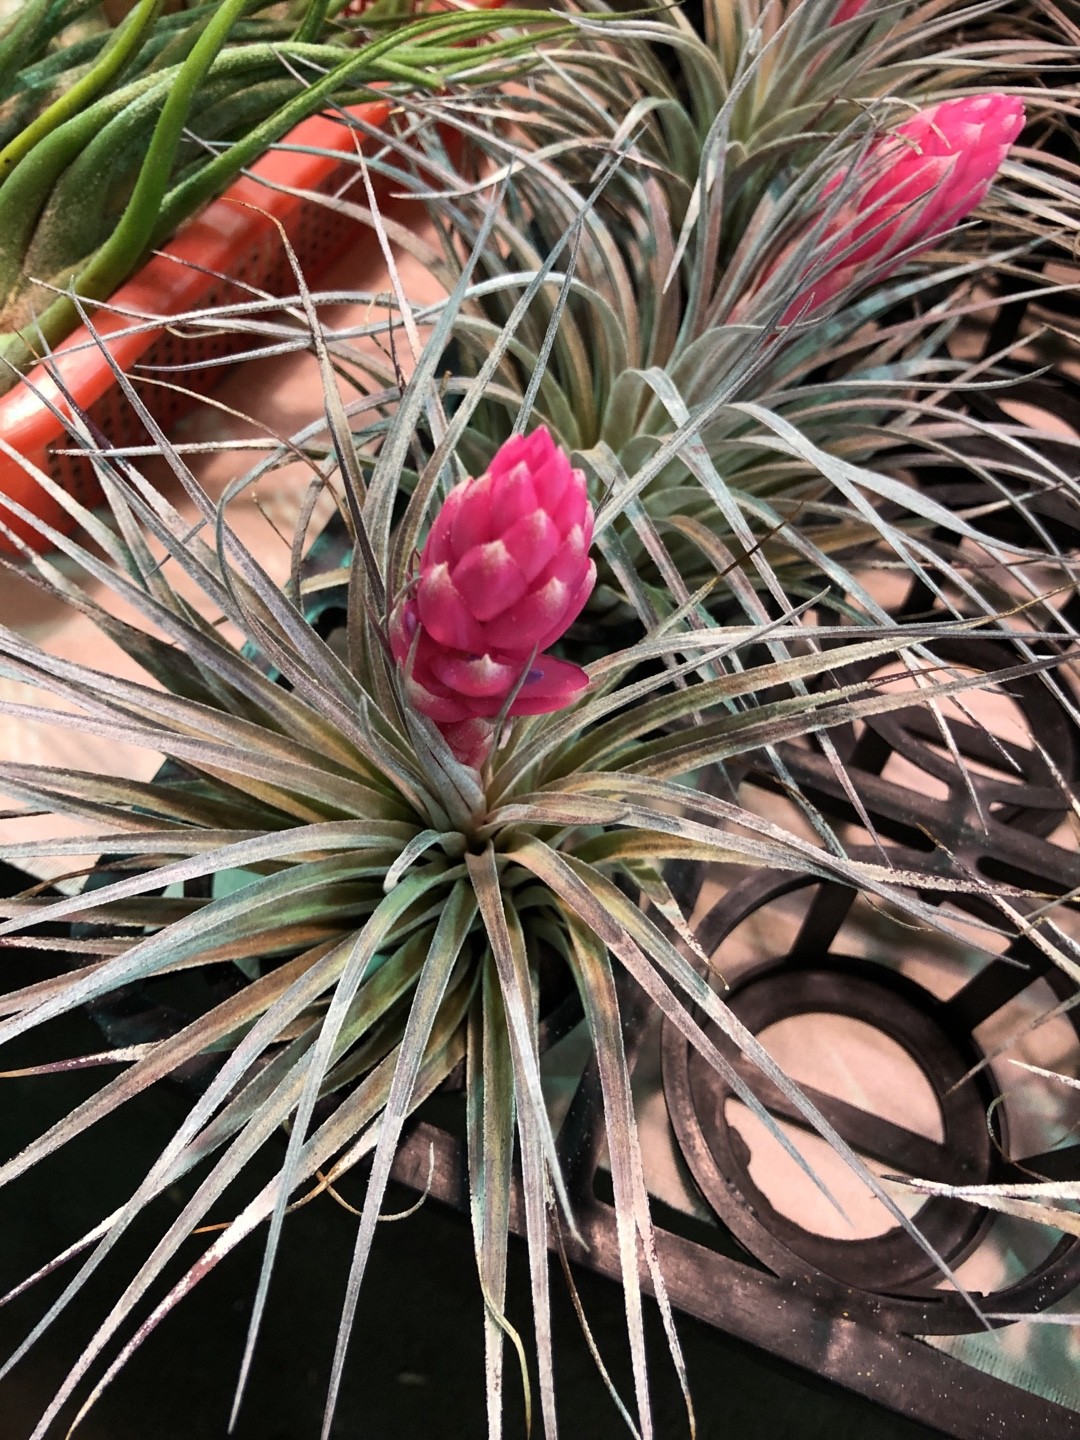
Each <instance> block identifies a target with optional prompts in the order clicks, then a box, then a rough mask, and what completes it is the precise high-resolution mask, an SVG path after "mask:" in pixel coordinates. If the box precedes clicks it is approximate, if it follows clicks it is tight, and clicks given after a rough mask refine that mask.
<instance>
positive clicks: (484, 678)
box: [390, 427, 596, 766]
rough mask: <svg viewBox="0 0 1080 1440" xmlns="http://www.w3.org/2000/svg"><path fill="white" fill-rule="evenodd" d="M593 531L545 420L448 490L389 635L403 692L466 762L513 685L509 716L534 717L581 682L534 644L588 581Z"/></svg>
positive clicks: (480, 748) (487, 737)
mask: <svg viewBox="0 0 1080 1440" xmlns="http://www.w3.org/2000/svg"><path fill="white" fill-rule="evenodd" d="M592 530H593V511H592V506H591V505H590V504H589V498H588V494H587V492H586V488H585V476H584V475H583V474H582V472H581V471H580V470H575V469H574V468H573V467H572V466H571V464H570V460H569V457H568V456H567V455H566V453H565V452H564V451H563V450H561V449H559V447H558V446H557V445H556V444H555V443H554V441H553V440H552V438H551V436H550V435H549V433H548V431H547V430H546V429H545V428H543V427H541V428H540V429H538V430H534V431H533V432H532V434H531V435H528V436H517V437H515V438H514V439H513V440H508V441H507V442H506V444H505V445H503V446H501V447H500V449H499V450H498V451H497V453H496V455H495V457H494V459H493V460H492V462H491V465H490V467H489V469H488V470H487V471H486V473H485V474H483V475H481V476H479V478H477V479H475V480H472V479H470V480H464V481H462V483H461V484H460V485H456V486H455V487H454V489H453V490H451V492H450V494H449V495H448V496H447V497H446V501H445V503H444V505H443V506H442V509H441V510H440V511H439V514H438V515H437V517H436V519H435V523H434V525H433V526H432V527H431V533H430V534H429V536H428V539H427V543H426V545H425V546H424V551H423V554H422V555H421V557H420V570H419V576H418V578H417V582H416V585H415V587H414V588H413V589H412V590H411V592H410V594H409V595H408V597H407V598H406V599H405V600H404V601H403V602H402V603H401V604H400V605H399V606H398V607H397V609H396V610H395V612H394V615H393V617H392V619H391V624H390V644H391V649H392V651H393V654H394V658H395V660H396V661H397V662H398V664H399V665H400V666H401V667H402V671H403V675H404V680H405V690H406V694H407V695H408V698H409V700H410V701H411V702H412V704H413V705H414V706H415V708H416V709H417V710H419V711H420V712H421V714H423V715H427V716H428V717H429V719H431V720H434V722H435V724H436V725H437V726H438V727H439V729H440V730H441V731H442V733H443V735H444V736H445V738H446V740H447V741H448V743H449V745H450V748H451V749H452V750H453V751H454V754H455V755H456V756H457V758H458V759H459V760H461V761H463V762H464V763H465V764H469V765H474V766H477V765H479V764H480V763H482V761H483V759H484V758H485V756H486V754H487V751H488V749H489V748H490V744H491V738H492V734H493V724H492V722H493V720H494V717H496V716H498V715H499V714H500V713H501V712H502V711H503V709H504V707H505V706H506V704H507V701H508V700H509V699H510V696H511V695H513V701H512V703H511V704H510V707H509V711H508V713H509V714H510V715H542V714H546V713H547V712H548V711H552V710H560V709H562V707H563V706H564V705H568V704H569V703H570V702H571V701H572V700H573V699H574V697H575V696H576V695H578V694H579V693H580V692H581V691H582V690H583V689H584V688H585V685H586V684H587V683H588V677H587V676H586V674H585V672H584V670H582V669H581V668H580V667H579V666H577V665H571V664H568V663H567V662H566V661H564V660H556V659H555V658H554V657H552V656H550V655H544V654H543V653H542V652H543V651H544V650H546V649H547V648H548V646H550V645H553V644H554V643H555V641H556V640H558V639H559V637H560V636H561V635H562V634H563V633H564V632H565V631H566V629H567V627H568V626H569V625H571V624H572V623H573V621H574V620H575V619H576V618H577V616H578V615H579V614H580V613H581V609H582V607H583V606H584V604H585V601H586V600H587V599H588V598H589V595H590V593H591V591H592V588H593V585H594V583H595V581H596V566H595V565H594V564H593V562H592V560H590V559H589V547H590V545H591V544H592ZM515 691H516V694H515V693H514V692H515Z"/></svg>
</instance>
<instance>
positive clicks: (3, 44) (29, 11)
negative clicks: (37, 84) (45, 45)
mask: <svg viewBox="0 0 1080 1440" xmlns="http://www.w3.org/2000/svg"><path fill="white" fill-rule="evenodd" d="M51 8H52V0H27V3H26V4H24V5H22V6H21V7H20V8H19V10H18V11H17V12H16V14H15V19H14V21H13V23H12V24H11V25H10V26H9V27H8V29H7V30H6V31H5V33H4V35H3V37H2V38H0V95H6V94H7V92H8V90H9V89H10V88H11V82H12V80H13V79H14V77H15V76H16V75H17V74H18V72H19V70H20V69H21V68H22V67H23V65H25V64H26V61H27V59H28V55H29V54H32V53H33V51H34V49H35V48H36V47H37V45H38V44H39V43H40V40H39V31H40V29H41V26H42V23H43V22H44V20H45V19H46V17H47V15H48V13H49V10H50V9H51Z"/></svg>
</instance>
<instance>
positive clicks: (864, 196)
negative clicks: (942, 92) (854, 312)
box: [784, 95, 1024, 324]
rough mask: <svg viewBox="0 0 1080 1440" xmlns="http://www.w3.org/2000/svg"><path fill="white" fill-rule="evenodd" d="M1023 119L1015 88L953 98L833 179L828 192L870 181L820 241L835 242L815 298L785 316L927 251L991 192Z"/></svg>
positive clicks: (812, 307) (818, 279) (817, 279)
mask: <svg viewBox="0 0 1080 1440" xmlns="http://www.w3.org/2000/svg"><path fill="white" fill-rule="evenodd" d="M1023 124H1024V107H1023V105H1022V104H1021V103H1020V101H1019V100H1017V99H1014V98H1013V97H1012V96H1009V95H972V96H965V97H963V98H962V99H959V100H946V101H944V102H943V103H942V104H941V105H935V106H933V107H932V108H931V109H929V110H921V111H920V112H919V113H918V114H917V115H914V116H913V117H912V118H911V119H910V120H907V121H905V122H904V124H902V125H900V126H899V127H898V128H897V129H896V130H895V131H894V132H893V133H892V134H890V135H886V136H884V137H883V138H882V139H881V140H879V141H878V142H877V143H876V144H874V145H873V146H872V147H871V148H870V150H869V151H868V152H867V153H866V155H865V156H864V157H863V158H862V159H861V160H860V161H859V162H858V164H857V166H856V168H855V170H854V172H851V171H847V172H844V173H842V174H840V175H837V176H834V178H833V179H832V180H831V181H830V182H829V183H828V184H827V185H826V186H825V188H824V190H823V191H822V198H823V199H825V198H827V197H828V196H829V195H831V194H832V193H833V191H834V190H836V189H837V187H838V186H840V185H842V184H843V185H844V186H845V187H846V188H852V186H851V182H852V180H853V179H856V180H857V179H858V178H859V177H860V176H865V184H864V185H863V186H861V187H858V186H856V187H854V191H853V194H852V198H851V199H850V200H849V201H848V202H847V203H846V204H845V205H844V207H843V208H842V210H841V211H840V213H839V214H837V215H836V216H835V217H834V218H833V220H832V221H831V222H830V223H829V227H828V230H827V231H826V234H825V236H824V237H823V238H824V240H825V241H827V240H828V239H829V238H830V237H831V236H835V237H836V239H835V241H834V243H833V244H832V245H831V246H829V248H828V249H827V250H826V251H825V259H824V261H822V262H821V267H822V268H821V273H819V274H817V275H816V277H815V279H814V281H813V286H812V288H811V290H810V292H809V295H806V294H803V295H800V296H799V298H798V299H797V300H796V301H794V302H793V303H792V304H791V305H790V306H789V307H788V309H787V310H786V311H785V313H784V323H785V324H786V323H788V322H789V321H791V320H793V319H795V318H796V317H797V316H798V315H800V314H804V313H808V310H817V309H818V308H819V307H820V306H822V305H824V304H826V303H827V302H828V301H829V300H831V299H832V298H833V296H834V295H837V294H839V293H840V291H842V290H844V289H845V288H846V287H847V286H848V285H850V284H851V283H852V282H853V281H854V280H856V279H857V278H858V277H859V276H860V274H861V273H863V272H865V271H867V270H870V271H871V272H872V274H873V276H874V278H875V279H881V278H882V276H884V275H887V274H888V273H889V272H890V270H891V269H893V268H895V266H894V265H892V264H890V262H891V261H894V260H895V259H896V257H897V256H901V255H903V256H905V257H906V256H909V255H911V254H913V253H916V252H917V251H919V250H924V249H926V248H928V247H929V246H930V245H932V244H933V243H934V242H935V241H936V240H938V239H940V238H941V236H942V235H944V234H946V233H947V232H948V231H949V230H951V229H952V228H953V226H954V225H958V224H959V223H960V221H961V220H963V219H964V218H965V216H967V215H969V214H970V213H971V211H972V210H974V209H975V207H976V205H978V204H979V202H980V201H981V200H982V199H983V198H984V197H985V195H986V193H987V191H988V190H989V189H990V185H991V183H992V181H993V179H994V176H995V175H996V174H997V172H998V169H999V168H1000V166H1001V162H1002V161H1003V160H1004V159H1005V156H1006V154H1007V153H1008V150H1009V146H1010V145H1011V144H1012V142H1013V141H1014V140H1015V139H1016V137H1017V135H1018V134H1019V133H1020V130H1021V128H1022V127H1023ZM860 242H861V243H860ZM833 256H835V257H836V261H835V263H834V264H833V265H832V266H831V268H830V267H829V260H830V258H832V257H833ZM815 268H817V267H815Z"/></svg>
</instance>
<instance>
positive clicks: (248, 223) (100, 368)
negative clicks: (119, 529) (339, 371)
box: [0, 101, 390, 552]
mask: <svg viewBox="0 0 1080 1440" xmlns="http://www.w3.org/2000/svg"><path fill="white" fill-rule="evenodd" d="M351 113H352V114H354V115H355V116H356V117H357V118H359V119H362V120H363V121H364V122H366V123H367V124H368V125H372V126H381V125H383V124H384V123H385V121H386V119H387V117H388V115H389V113H390V106H389V104H387V103H385V102H382V101H373V102H370V103H368V104H364V105H358V106H355V107H353V109H352V111H351ZM357 138H358V132H357V131H356V130H353V129H351V128H350V127H349V126H347V125H344V124H342V123H340V122H339V121H336V120H334V119H331V118H330V117H328V116H322V115H316V116H312V117H311V118H310V119H308V120H305V121H304V122H303V123H302V124H301V125H298V126H297V127H296V129H294V130H292V131H290V132H289V134H288V135H287V136H286V137H285V141H284V142H283V143H284V144H286V145H291V146H307V147H311V148H312V149H318V150H320V151H325V152H331V153H326V154H320V155H304V154H298V153H296V152H295V151H293V150H285V149H279V150H272V151H269V152H268V153H267V154H266V155H264V156H263V157H262V158H261V159H260V160H258V161H257V162H256V163H255V164H254V165H253V166H252V167H251V171H250V172H249V175H248V176H243V177H241V178H240V179H239V180H237V181H235V182H234V183H233V184H232V185H230V186H229V188H228V190H227V191H226V192H225V193H224V195H222V197H221V198H220V199H219V200H215V201H214V202H213V203H212V204H210V205H209V206H208V207H207V208H206V209H205V210H203V211H202V212H201V213H200V214H198V215H196V216H194V217H193V218H192V219H190V220H189V221H187V222H186V224H184V225H183V226H182V227H181V229H180V230H178V231H177V233H176V235H175V236H174V238H173V239H172V240H170V241H169V242H168V244H167V245H165V246H164V247H163V249H162V250H161V251H160V252H158V253H156V254H155V255H153V256H152V257H151V258H150V259H149V260H148V261H147V263H146V264H145V265H144V266H143V267H142V269H141V270H140V271H139V272H138V273H137V274H136V275H135V276H133V277H132V279H131V280H129V281H128V282H127V283H126V284H125V285H123V286H121V288H120V289H119V290H117V291H116V293H115V294H114V295H113V296H112V298H111V301H110V305H111V306H113V307H115V308H116V310H117V311H120V312H126V313H114V312H113V311H112V310H101V311H100V312H99V313H98V315H97V316H96V317H95V319H94V327H95V329H96V330H97V331H98V332H99V334H101V335H111V336H113V337H114V338H113V339H111V340H109V342H108V346H109V350H110V353H111V354H112V355H113V356H114V357H115V359H116V362H117V364H118V365H119V366H120V368H121V369H122V370H124V371H125V372H131V371H132V368H133V367H134V366H136V365H139V366H151V365H163V364H169V363H175V362H177V361H179V360H183V361H184V362H185V363H192V362H198V361H199V360H202V359H210V358H217V357H219V356H221V355H225V354H229V353H231V352H232V351H235V350H237V349H241V348H244V347H245V346H247V345H248V344H249V343H250V337H245V336H244V335H242V334H241V335H234V334H209V333H208V334H205V335H197V334H191V335H184V336H180V335H178V334H176V333H175V332H173V331H170V330H168V329H166V328H165V327H164V326H162V327H155V328H153V329H147V330H143V331H139V332H137V333H131V327H132V325H133V323H137V322H133V320H132V319H131V316H132V314H134V315H136V316H137V315H145V316H146V317H147V318H148V319H150V318H154V319H156V318H157V317H159V316H160V317H167V316H169V315H177V314H181V313H184V312H188V311H191V310H196V309H198V308H200V307H201V306H206V305H212V304H215V303H217V302H219V301H221V300H226V301H227V300H239V299H241V298H242V296H243V293H244V292H242V291H240V290H238V289H237V288H236V286H235V285H234V284H233V283H232V281H231V280H230V279H228V278H226V279H222V278H219V277H220V276H221V275H224V276H229V277H234V278H235V279H236V280H241V281H244V282H246V283H247V284H249V285H257V286H259V288H260V289H263V290H267V291H269V292H270V293H271V294H286V293H288V292H289V291H292V290H294V289H295V280H294V279H293V274H292V270H291V268H290V266H289V262H288V258H287V256H286V253H285V250H284V247H283V246H282V244H281V238H280V235H279V233H278V230H277V227H276V225H275V224H274V221H277V222H278V223H280V224H281V225H282V226H283V227H284V230H285V233H286V234H287V235H288V237H289V241H290V243H291V244H292V246H293V249H294V250H295V251H296V254H297V256H298V258H299V260H300V263H301V265H302V266H303V268H304V273H305V275H306V276H307V277H308V278H314V277H315V276H317V275H318V274H319V272H320V271H321V270H323V269H324V268H325V267H326V266H327V265H329V264H330V262H331V261H333V260H334V259H336V258H337V256H338V255H340V254H341V252H342V251H343V250H344V249H345V247H346V246H347V245H348V244H349V243H350V242H352V241H355V240H356V239H357V238H358V237H359V236H362V235H364V234H370V232H367V231H365V229H364V228H363V227H362V226H361V225H360V224H359V222H357V221H355V220H352V219H350V218H348V217H346V216H343V215H341V214H340V213H339V212H337V211H335V210H332V209H330V208H329V207H327V206H323V205H315V204H311V203H310V202H307V201H304V200H303V199H301V198H300V196H298V195H296V194H289V193H285V192H284V191H282V190H278V189H273V188H270V187H271V186H288V187H289V188H290V189H291V190H294V191H300V190H310V191H319V192H321V193H324V194H325V193H330V192H331V191H333V190H334V189H335V188H336V187H338V186H339V185H341V184H343V183H344V182H345V180H346V178H347V177H348V176H349V175H352V176H355V175H356V168H355V165H353V164H351V163H350V162H349V160H348V159H347V158H346V156H347V155H348V156H351V155H355V152H356V144H357ZM333 152H337V154H338V155H339V156H340V159H335V158H334V154H333ZM263 182H266V183H263ZM251 207H256V208H254V209H253V208H251ZM197 267H198V268H197ZM206 271H216V272H218V274H217V275H211V274H207V273H205V272H206ZM125 331H126V332H127V333H123V332H125ZM118 332H119V333H118ZM50 370H52V371H53V374H56V375H58V376H59V377H60V379H61V382H62V385H63V388H64V389H65V390H67V391H68V393H69V394H70V395H71V397H72V399H73V400H74V402H75V403H76V404H77V405H78V407H79V409H80V410H81V411H82V412H83V413H85V414H87V415H88V416H89V418H90V419H91V421H92V422H93V423H94V424H95V425H96V426H98V427H99V428H100V429H101V431H102V432H103V433H104V434H106V435H107V436H108V437H109V440H110V442H111V443H112V444H114V445H125V444H145V443H146V441H147V436H146V434H145V431H144V430H143V427H142V425H141V422H140V421H139V419H138V417H137V416H136V415H135V413H134V411H133V409H132V407H131V406H130V405H129V404H128V403H127V402H126V400H125V399H124V397H123V395H122V393H121V391H120V388H119V386H118V384H117V382H116V377H115V375H114V374H113V372H112V370H111V368H110V367H109V364H108V362H107V361H106V359H105V357H104V356H103V355H102V353H101V351H100V349H99V348H98V346H97V345H96V344H95V343H94V341H93V339H92V337H91V336H90V334H89V333H88V331H87V330H86V329H85V327H82V328H80V329H79V330H77V331H76V332H75V333H74V334H73V335H71V336H70V337H69V338H68V339H67V340H66V341H64V343H63V344H62V345H61V346H59V347H58V348H57V350H56V352H55V353H54V355H53V357H52V359H51V361H50V363H49V366H48V367H46V366H45V365H39V366H37V367H36V369H34V370H33V371H31V373H30V374H29V376H28V377H27V379H26V380H25V381H23V382H22V383H21V384H19V385H18V386H17V387H16V388H15V389H14V390H12V391H10V392H9V393H8V394H7V395H5V396H4V397H3V398H2V399H0V436H2V437H3V439H4V440H5V441H6V442H7V444H8V445H10V446H11V447H12V448H13V449H14V450H16V451H17V452H18V453H19V454H20V455H22V456H24V457H25V458H26V459H27V460H29V461H30V462H31V463H32V464H34V465H36V466H37V467H38V468H39V469H41V470H43V471H44V472H45V473H46V474H47V475H49V476H50V477H51V478H52V479H53V480H54V481H56V483H57V484H58V485H60V486H62V487H63V489H64V490H65V491H67V492H68V493H69V494H72V495H75V496H78V498H79V499H81V500H83V501H84V502H89V503H93V502H94V501H95V500H96V499H97V498H98V495H99V491H98V487H97V483H96V480H95V477H94V472H93V468H92V467H91V465H90V464H89V462H88V461H86V460H84V459H83V458H82V457H81V456H78V455H64V454H60V453H57V452H58V451H59V450H62V449H64V448H71V446H72V441H71V438H70V436H69V434H68V432H67V430H66V429H65V427H64V423H63V420H62V418H61V416H62V415H64V414H66V415H70V413H71V410H70V406H69V405H68V402H67V401H66V400H65V399H64V395H63V392H62V390H61V389H60V388H59V387H58V385H57V383H56V380H55V379H54V378H53V374H50ZM136 383H137V382H136ZM141 393H142V398H143V400H144V401H145V403H146V405H147V407H148V409H149V410H150V411H151V413H152V414H153V415H154V417H155V418H156V419H157V420H158V421H159V422H161V423H162V424H163V425H167V424H169V423H171V422H172V421H173V420H175V419H176V418H177V417H178V416H179V415H181V414H182V413H183V412H184V411H185V410H187V409H190V407H191V406H192V405H193V404H194V403H195V402H194V400H193V399H192V398H191V397H188V396H185V395H182V394H179V393H177V392H176V391H175V390H172V389H166V388H165V387H163V386H160V385H146V386H143V387H141ZM50 406H53V407H55V408H56V409H57V410H58V411H59V412H60V414H54V413H53V410H52V409H51V408H50ZM3 496H6V497H8V498H10V499H12V500H14V501H16V502H17V503H18V504H19V505H22V506H23V507H25V508H26V509H27V510H29V511H31V512H32V513H33V514H35V515H37V516H39V517H40V518H41V519H42V520H44V521H45V522H46V523H47V524H49V525H52V526H54V527H55V528H56V529H58V530H61V531H67V530H70V529H71V528H72V525H71V521H70V518H69V516H68V515H67V512H66V511H65V510H64V509H63V507H62V506H61V505H60V504H59V503H58V502H57V501H55V500H53V499H52V498H51V497H50V496H49V495H48V494H46V492H45V491H44V490H43V489H42V488H41V486H40V485H38V483H37V482H36V481H35V480H34V479H33V478H32V477H31V476H29V475H28V474H27V473H26V472H25V470H24V469H23V468H22V467H21V466H20V465H19V463H18V461H16V460H14V459H12V458H11V457H10V456H9V455H6V454H0V497H3ZM0 520H2V521H3V522H4V524H5V525H7V526H9V527H10V528H11V529H12V530H13V531H14V532H15V533H16V534H17V535H19V536H20V537H21V538H22V539H23V540H25V541H26V542H27V543H28V544H30V545H31V546H33V547H34V548H35V549H42V548H45V546H46V542H45V541H44V540H43V539H42V537H41V536H40V535H39V534H38V533H37V532H36V531H35V530H33V528H32V527H31V526H30V525H28V524H26V523H25V522H23V521H21V520H20V519H19V518H18V517H17V515H15V514H14V512H12V511H11V510H10V509H9V508H8V507H7V506H6V505H4V504H3V501H2V499H0ZM0 548H2V549H4V550H7V551H9V552H10V550H11V549H12V548H13V547H12V546H11V544H10V542H8V541H7V540H6V539H5V537H4V536H3V535H0Z"/></svg>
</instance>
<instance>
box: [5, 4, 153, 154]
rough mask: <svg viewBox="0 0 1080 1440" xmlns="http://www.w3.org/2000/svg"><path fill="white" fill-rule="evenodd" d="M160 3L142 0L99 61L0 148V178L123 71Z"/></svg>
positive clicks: (116, 33)
mask: <svg viewBox="0 0 1080 1440" xmlns="http://www.w3.org/2000/svg"><path fill="white" fill-rule="evenodd" d="M161 3H162V0H140V3H139V4H138V5H137V6H136V8H135V9H134V10H132V11H131V13H130V14H129V15H127V16H125V18H124V19H123V20H122V21H121V23H120V24H119V25H118V26H117V27H116V30H115V31H114V32H113V35H112V37H111V38H110V39H109V41H108V43H107V44H106V46H105V48H104V50H103V51H102V53H101V55H100V56H99V57H98V60H97V62H96V64H94V65H93V66H92V67H91V68H90V70H88V71H87V73H86V74H85V75H84V76H83V77H82V79H81V80H78V81H76V83H75V84H74V85H73V86H72V87H71V89H70V90H68V91H66V93H65V94H63V95H61V96H60V98H59V99H58V100H56V101H54V103H53V104H52V105H50V106H48V108H47V109H45V110H43V111H42V112H41V114H40V115H38V116H37V117H36V118H35V119H34V120H33V121H32V122H31V123H30V124H29V125H27V127H26V129H25V130H22V131H20V133H19V134H18V135H16V137H15V139H14V140H12V141H10V142H9V143H8V144H7V145H5V146H4V148H3V150H0V181H2V180H3V178H4V177H5V176H6V175H7V174H9V172H10V171H11V170H12V169H13V168H14V167H15V166H16V165H17V164H18V163H19V161H20V160H22V159H23V158H24V156H26V155H28V154H29V153H30V151H31V150H32V149H33V148H34V146H35V145H37V144H38V143H39V141H41V140H43V139H44V138H45V136H46V135H49V134H51V133H52V131H54V130H55V129H56V128H57V127H58V126H59V125H62V124H63V123H64V122H65V121H66V120H70V119H71V117H72V116H73V115H77V114H78V113H79V111H80V110H82V109H83V107H84V106H85V105H87V104H89V103H90V101H91V100H94V99H96V98H97V97H98V96H99V95H100V94H101V92H102V91H103V90H104V89H105V87H106V86H107V85H109V84H110V83H111V82H112V81H113V80H114V79H115V78H116V76H117V75H119V74H120V72H121V71H122V70H123V69H124V67H125V66H126V65H127V63H128V61H129V60H131V59H132V57H133V56H134V55H135V54H136V53H137V52H138V50H139V49H140V47H141V46H142V43H143V41H144V40H145V38H146V33H147V30H148V29H149V28H150V26H151V25H152V24H153V22H154V19H155V17H156V16H157V13H158V11H159V10H160V9H161Z"/></svg>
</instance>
